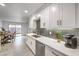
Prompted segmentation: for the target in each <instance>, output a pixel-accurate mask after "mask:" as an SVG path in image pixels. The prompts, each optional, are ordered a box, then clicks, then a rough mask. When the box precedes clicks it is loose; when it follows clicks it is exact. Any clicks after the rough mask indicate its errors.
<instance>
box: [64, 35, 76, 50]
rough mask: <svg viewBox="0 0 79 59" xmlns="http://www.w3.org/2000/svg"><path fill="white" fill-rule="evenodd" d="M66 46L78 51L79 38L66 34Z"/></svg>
mask: <svg viewBox="0 0 79 59" xmlns="http://www.w3.org/2000/svg"><path fill="white" fill-rule="evenodd" d="M64 37H65V46H66V47H68V48H72V49H76V48H77V38H76V37H75V35H71V34H66V35H65V36H64Z"/></svg>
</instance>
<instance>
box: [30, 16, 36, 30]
mask: <svg viewBox="0 0 79 59" xmlns="http://www.w3.org/2000/svg"><path fill="white" fill-rule="evenodd" d="M35 20H36V18H35V16H34V17H31V18H30V21H29V28H31V29H35V28H36V21H35Z"/></svg>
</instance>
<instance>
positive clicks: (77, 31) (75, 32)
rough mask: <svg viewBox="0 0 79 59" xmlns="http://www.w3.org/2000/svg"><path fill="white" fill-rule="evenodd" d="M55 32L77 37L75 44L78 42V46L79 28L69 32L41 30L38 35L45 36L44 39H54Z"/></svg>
mask: <svg viewBox="0 0 79 59" xmlns="http://www.w3.org/2000/svg"><path fill="white" fill-rule="evenodd" d="M55 31H62V32H63V35H65V34H73V35H75V36H76V37H77V42H78V45H79V28H75V29H70V30H57V29H56V30H54V29H53V30H47V29H42V30H40V35H43V36H46V37H50V38H56V37H55V35H54V34H55ZM30 32H33V30H32V29H31V31H29V33H30Z"/></svg>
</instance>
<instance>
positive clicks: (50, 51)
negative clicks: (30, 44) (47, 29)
mask: <svg viewBox="0 0 79 59" xmlns="http://www.w3.org/2000/svg"><path fill="white" fill-rule="evenodd" d="M45 56H66V55H65V54H63V53H61V52H59V51H57V50H55V49H53V48H51V47H49V46H47V45H46V46H45Z"/></svg>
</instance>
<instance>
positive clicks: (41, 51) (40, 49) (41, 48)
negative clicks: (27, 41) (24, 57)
mask: <svg viewBox="0 0 79 59" xmlns="http://www.w3.org/2000/svg"><path fill="white" fill-rule="evenodd" d="M36 56H45V45H44V44H43V43H41V42H38V41H36Z"/></svg>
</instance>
